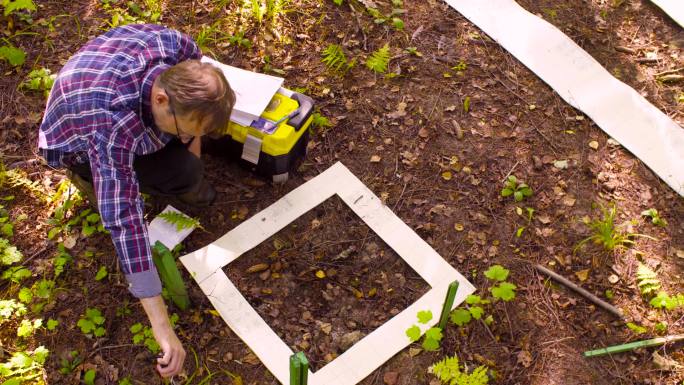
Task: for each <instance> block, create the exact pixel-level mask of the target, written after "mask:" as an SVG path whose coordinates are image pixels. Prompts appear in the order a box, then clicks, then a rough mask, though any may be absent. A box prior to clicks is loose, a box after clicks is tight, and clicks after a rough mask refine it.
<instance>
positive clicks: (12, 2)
mask: <svg viewBox="0 0 684 385" xmlns="http://www.w3.org/2000/svg"><path fill="white" fill-rule="evenodd" d="M2 7H3V8H4V11H3V15H4V16H5V17H7V16H10V15H11V14H13V13H15V12H16V11H21V10H24V11H29V12H30V11H35V10H36V5H35V4H34V3H33V1H32V0H2Z"/></svg>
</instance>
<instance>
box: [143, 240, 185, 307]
mask: <svg viewBox="0 0 684 385" xmlns="http://www.w3.org/2000/svg"><path fill="white" fill-rule="evenodd" d="M152 260H153V261H154V264H155V265H156V266H157V271H158V272H159V278H160V279H161V281H162V283H163V284H164V287H165V288H166V291H167V292H168V293H169V296H170V297H171V300H172V301H173V303H174V304H176V306H178V308H179V309H181V310H187V309H188V308H189V307H190V296H188V291H187V289H186V288H185V282H184V281H183V277H181V274H180V271H178V266H176V259H175V258H174V257H173V254H171V251H169V249H168V248H167V247H166V246H164V244H163V243H161V242H159V241H157V242H155V244H154V246H153V247H152Z"/></svg>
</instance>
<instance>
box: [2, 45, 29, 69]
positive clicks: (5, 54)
mask: <svg viewBox="0 0 684 385" xmlns="http://www.w3.org/2000/svg"><path fill="white" fill-rule="evenodd" d="M0 60H4V61H6V62H8V63H9V64H10V65H11V66H12V67H19V66H21V65H23V64H24V62H25V61H26V52H25V51H24V50H23V49H21V48H17V47H15V46H13V45H12V44H10V43H7V44H6V45H3V46H0Z"/></svg>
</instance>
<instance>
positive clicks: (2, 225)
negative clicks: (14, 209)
mask: <svg viewBox="0 0 684 385" xmlns="http://www.w3.org/2000/svg"><path fill="white" fill-rule="evenodd" d="M0 233H2V234H3V235H4V236H5V237H8V238H9V237H13V236H14V225H13V224H12V221H11V220H10V217H9V212H8V211H7V210H6V209H5V206H3V205H0Z"/></svg>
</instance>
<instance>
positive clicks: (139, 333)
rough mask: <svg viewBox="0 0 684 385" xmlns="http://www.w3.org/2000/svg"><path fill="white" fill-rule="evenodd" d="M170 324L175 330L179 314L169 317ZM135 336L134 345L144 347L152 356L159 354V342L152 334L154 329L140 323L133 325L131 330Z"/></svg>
mask: <svg viewBox="0 0 684 385" xmlns="http://www.w3.org/2000/svg"><path fill="white" fill-rule="evenodd" d="M169 322H170V323H171V327H172V328H174V327H175V326H176V323H177V322H178V314H175V313H174V314H172V315H171V317H169ZM129 330H130V331H131V333H132V334H133V337H132V338H133V343H134V344H136V345H144V346H145V347H147V349H148V350H149V351H150V352H151V353H152V354H157V353H159V350H160V347H159V344H157V341H156V340H155V339H154V334H152V329H151V328H150V327H148V326H143V324H141V323H140V322H138V323H135V324H133V325H131V327H130V329H129Z"/></svg>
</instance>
